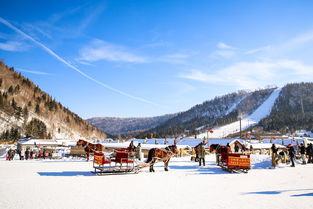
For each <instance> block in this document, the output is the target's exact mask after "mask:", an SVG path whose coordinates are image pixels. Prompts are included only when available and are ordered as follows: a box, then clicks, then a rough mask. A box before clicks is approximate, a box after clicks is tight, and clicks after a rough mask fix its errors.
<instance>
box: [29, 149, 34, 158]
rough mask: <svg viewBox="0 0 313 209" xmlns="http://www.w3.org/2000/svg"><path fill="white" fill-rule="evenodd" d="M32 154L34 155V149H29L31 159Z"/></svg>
mask: <svg viewBox="0 0 313 209" xmlns="http://www.w3.org/2000/svg"><path fill="white" fill-rule="evenodd" d="M33 156H34V151H33V150H30V159H33Z"/></svg>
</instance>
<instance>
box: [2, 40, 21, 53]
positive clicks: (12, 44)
mask: <svg viewBox="0 0 313 209" xmlns="http://www.w3.org/2000/svg"><path fill="white" fill-rule="evenodd" d="M0 49H1V50H4V51H24V50H25V47H23V44H22V43H21V42H17V41H7V42H3V43H0Z"/></svg>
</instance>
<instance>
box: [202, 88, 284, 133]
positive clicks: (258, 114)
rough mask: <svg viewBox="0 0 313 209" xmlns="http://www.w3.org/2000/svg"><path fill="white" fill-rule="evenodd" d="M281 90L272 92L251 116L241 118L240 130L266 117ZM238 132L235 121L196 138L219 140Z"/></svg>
mask: <svg viewBox="0 0 313 209" xmlns="http://www.w3.org/2000/svg"><path fill="white" fill-rule="evenodd" d="M280 91H281V88H278V89H276V90H274V91H273V92H272V94H271V95H270V96H269V97H268V98H267V99H266V100H265V101H264V102H263V104H262V105H260V106H259V107H258V108H257V109H256V110H255V111H254V112H253V113H252V114H251V115H249V116H247V117H243V118H242V120H241V129H242V130H245V129H247V128H249V127H250V126H253V125H255V124H257V123H258V122H259V121H260V120H261V119H262V118H265V117H267V116H268V115H269V114H270V113H271V110H272V108H273V105H274V103H275V101H276V99H277V98H278V96H279V93H280ZM239 131H240V121H239V120H238V121H236V122H233V123H230V124H227V125H225V126H221V127H218V128H216V129H213V133H202V134H199V135H198V138H203V137H209V138H220V137H226V136H228V135H230V134H233V133H236V132H239Z"/></svg>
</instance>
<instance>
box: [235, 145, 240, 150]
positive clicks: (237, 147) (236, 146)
mask: <svg viewBox="0 0 313 209" xmlns="http://www.w3.org/2000/svg"><path fill="white" fill-rule="evenodd" d="M235 152H239V146H238V144H235Z"/></svg>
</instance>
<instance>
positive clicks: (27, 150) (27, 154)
mask: <svg viewBox="0 0 313 209" xmlns="http://www.w3.org/2000/svg"><path fill="white" fill-rule="evenodd" d="M28 157H29V149H28V148H27V149H26V151H25V160H28Z"/></svg>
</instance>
